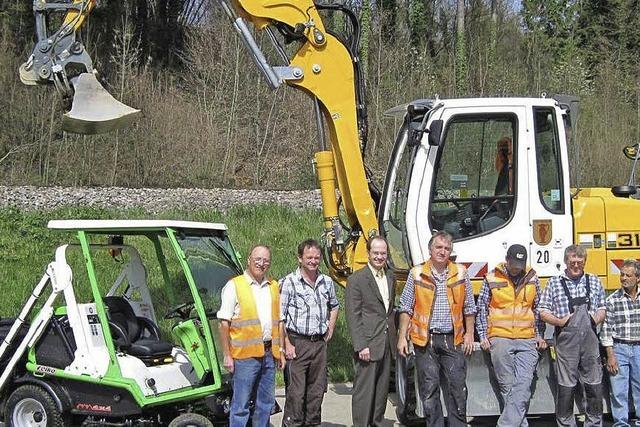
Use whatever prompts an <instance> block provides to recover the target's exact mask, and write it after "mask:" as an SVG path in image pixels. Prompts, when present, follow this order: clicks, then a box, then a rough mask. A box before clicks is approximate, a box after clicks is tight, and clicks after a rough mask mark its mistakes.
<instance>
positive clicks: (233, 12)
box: [220, 0, 378, 284]
mask: <svg viewBox="0 0 640 427" xmlns="http://www.w3.org/2000/svg"><path fill="white" fill-rule="evenodd" d="M220 2H221V5H222V7H223V8H224V10H225V12H226V13H227V15H228V16H229V18H230V19H231V21H232V22H233V25H234V27H235V28H236V30H237V31H238V33H239V34H240V36H241V38H242V40H243V41H244V44H245V46H246V47H247V49H248V50H249V52H250V54H251V56H252V58H253V60H254V62H255V63H256V65H257V66H258V68H259V69H260V71H261V72H262V73H263V75H264V76H265V78H266V80H267V83H268V84H269V85H270V86H271V87H272V88H276V87H278V86H280V85H281V84H282V83H286V84H287V85H289V86H291V87H294V88H296V89H300V90H302V91H304V92H306V93H307V94H309V95H310V96H311V98H312V99H313V100H314V103H315V107H316V115H317V119H318V127H319V133H320V147H319V151H318V152H317V153H316V154H315V166H316V170H317V176H318V182H319V186H320V192H321V197H322V207H323V208H322V209H323V217H324V235H323V240H324V241H323V243H324V247H325V261H326V263H327V265H328V266H329V269H330V273H331V275H332V276H333V277H334V278H335V279H336V280H337V281H338V282H340V283H342V284H344V283H345V282H346V278H347V276H348V275H349V274H350V273H351V272H352V271H353V270H355V269H357V268H359V266H362V265H364V264H366V262H367V252H366V241H367V240H368V239H369V238H370V237H372V236H375V235H377V234H378V222H377V218H376V206H375V203H374V200H373V198H372V191H371V189H370V186H371V184H370V180H369V178H368V176H367V171H366V168H365V165H364V160H363V149H364V144H365V140H366V113H365V111H364V107H363V102H362V98H363V97H364V90H363V85H362V84H361V83H360V82H361V78H360V73H359V64H358V59H357V55H356V53H355V52H356V50H357V42H356V43H355V46H351V50H350V49H349V48H348V47H347V46H346V45H345V44H344V43H343V42H342V41H341V40H340V39H339V38H338V37H336V36H334V35H332V34H330V33H329V32H328V31H327V30H326V28H325V27H324V24H323V21H322V18H321V16H320V13H319V10H320V9H321V8H322V6H321V5H316V4H314V2H313V1H311V0H296V1H291V0H259V1H256V0H229V1H227V0H220ZM327 8H331V6H327ZM248 23H250V24H252V25H253V27H254V28H255V30H256V31H266V32H267V34H268V35H269V36H270V38H271V40H272V41H273V42H274V45H275V47H276V50H277V51H278V52H280V54H281V57H282V60H283V61H284V62H285V65H284V66H271V65H270V64H269V63H268V62H267V60H266V58H265V55H264V54H263V52H262V51H261V49H260V48H259V47H258V44H257V43H256V41H255V39H254V37H253V35H252V33H251V31H249V28H248V25H247V24H248ZM354 24H355V25H356V30H357V22H354ZM274 30H277V31H279V32H280V33H283V34H284V35H285V38H288V39H289V40H292V39H293V40H296V42H297V43H298V48H297V50H296V51H295V52H294V53H293V54H292V55H290V56H287V55H286V54H285V50H284V49H283V47H282V46H281V45H280V42H279V40H278V38H277V37H276V31H274ZM356 33H357V31H356ZM325 127H326V129H327V137H328V138H327V139H328V144H327V143H326V142H325V141H324V139H325V137H324V132H323V130H324V128H325ZM336 188H337V189H338V190H339V195H337V193H336ZM340 203H341V204H342V207H343V209H344V216H345V217H346V221H347V224H343V221H342V219H341V213H340V208H339V204H340Z"/></svg>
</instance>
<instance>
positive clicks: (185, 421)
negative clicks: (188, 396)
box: [169, 412, 213, 427]
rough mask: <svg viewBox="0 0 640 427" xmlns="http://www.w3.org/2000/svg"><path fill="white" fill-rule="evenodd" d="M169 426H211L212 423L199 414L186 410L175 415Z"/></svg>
mask: <svg viewBox="0 0 640 427" xmlns="http://www.w3.org/2000/svg"><path fill="white" fill-rule="evenodd" d="M169 427H213V423H212V422H211V421H209V420H208V419H207V417H204V416H202V415H200V414H194V413H193V412H187V413H184V414H182V415H178V416H177V417H175V418H174V419H173V421H171V422H170V423H169Z"/></svg>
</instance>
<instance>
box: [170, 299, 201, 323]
mask: <svg viewBox="0 0 640 427" xmlns="http://www.w3.org/2000/svg"><path fill="white" fill-rule="evenodd" d="M194 305H195V303H194V302H193V301H192V302H185V303H183V304H180V305H178V306H175V307H173V308H172V309H171V310H169V312H168V313H167V314H165V315H164V318H165V319H175V318H177V317H178V318H180V319H182V320H186V319H188V318H189V314H191V310H193V307H194Z"/></svg>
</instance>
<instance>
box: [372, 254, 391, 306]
mask: <svg viewBox="0 0 640 427" xmlns="http://www.w3.org/2000/svg"><path fill="white" fill-rule="evenodd" d="M367 265H368V266H369V269H371V273H373V277H374V279H376V284H377V285H378V290H379V291H380V295H382V302H383V303H384V308H385V310H387V311H389V283H388V282H387V275H386V274H385V272H384V268H383V269H381V270H376V269H375V268H373V266H372V265H371V264H370V263H367ZM380 272H381V273H382V274H379V273H380Z"/></svg>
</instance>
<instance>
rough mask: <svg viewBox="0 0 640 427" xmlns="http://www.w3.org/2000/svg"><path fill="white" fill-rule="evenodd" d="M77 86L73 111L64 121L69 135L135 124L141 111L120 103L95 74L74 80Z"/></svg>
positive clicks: (64, 117) (104, 130) (72, 81)
mask: <svg viewBox="0 0 640 427" xmlns="http://www.w3.org/2000/svg"><path fill="white" fill-rule="evenodd" d="M71 84H72V85H73V87H74V92H75V94H74V96H73V104H72V106H71V111H69V112H68V113H66V114H64V116H63V118H62V129H63V130H64V131H66V132H70V133H80V134H85V135H94V134H98V133H104V132H109V131H112V130H116V129H122V128H125V127H127V126H129V125H130V124H131V123H133V122H134V121H135V120H136V119H137V118H138V117H139V116H140V110H136V109H135V108H131V107H129V106H128V105H125V104H123V103H122V102H120V101H117V100H116V99H115V98H114V97H113V96H111V94H110V93H109V92H107V91H106V89H105V88H103V87H102V85H101V84H100V83H99V82H98V80H97V79H96V76H95V75H94V74H93V73H83V74H80V75H79V76H78V77H76V78H74V79H72V80H71Z"/></svg>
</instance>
